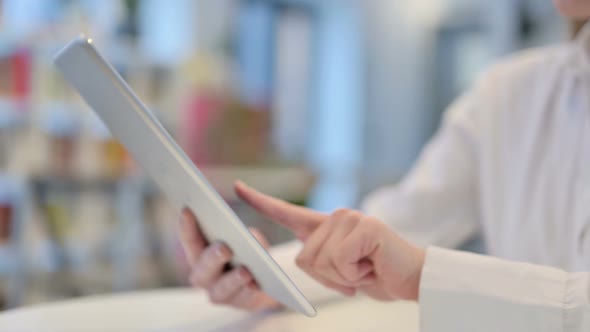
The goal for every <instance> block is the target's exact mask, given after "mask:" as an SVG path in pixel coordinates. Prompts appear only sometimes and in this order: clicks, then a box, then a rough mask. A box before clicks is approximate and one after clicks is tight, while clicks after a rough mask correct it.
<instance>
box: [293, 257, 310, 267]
mask: <svg viewBox="0 0 590 332" xmlns="http://www.w3.org/2000/svg"><path fill="white" fill-rule="evenodd" d="M295 264H297V266H299V267H300V268H302V269H306V268H307V267H308V266H309V262H308V259H307V257H305V256H303V255H299V256H297V258H295Z"/></svg>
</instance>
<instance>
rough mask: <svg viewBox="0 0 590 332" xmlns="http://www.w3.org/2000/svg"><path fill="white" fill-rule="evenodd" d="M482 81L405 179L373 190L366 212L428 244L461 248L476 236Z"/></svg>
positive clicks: (449, 113) (451, 112)
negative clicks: (396, 183) (393, 184)
mask: <svg viewBox="0 0 590 332" xmlns="http://www.w3.org/2000/svg"><path fill="white" fill-rule="evenodd" d="M480 86H481V83H480V84H476V85H475V86H474V87H473V89H472V90H471V91H468V92H467V93H466V94H465V95H464V96H462V97H461V98H459V99H458V100H457V101H456V102H455V103H454V104H453V105H452V106H451V107H450V108H449V110H448V111H447V112H446V113H445V117H444V120H443V123H442V126H441V128H440V129H439V131H438V132H437V134H436V135H435V137H434V138H433V139H432V140H431V141H430V143H428V144H427V146H426V147H425V148H424V149H423V151H422V153H421V155H420V157H419V158H418V160H417V162H416V164H415V165H414V167H413V168H412V170H411V171H410V173H409V174H408V175H407V176H406V177H405V178H404V180H403V181H402V182H401V183H400V184H398V185H395V186H390V187H384V188H381V189H379V190H377V191H375V192H373V193H372V194H370V195H369V196H368V197H367V199H366V200H365V201H364V202H363V204H362V210H363V212H365V213H366V214H369V215H372V216H374V217H376V218H378V219H380V220H382V221H383V222H385V223H387V224H388V225H390V226H391V227H393V228H395V230H396V231H397V232H399V233H400V234H401V235H403V236H404V237H405V238H407V239H408V240H411V241H412V242H414V243H416V244H419V245H423V246H426V245H438V246H443V247H457V246H459V245H461V244H462V243H463V242H465V241H466V240H468V239H469V237H471V236H473V234H474V233H475V232H476V231H477V228H478V219H479V218H478V211H479V199H478V194H479V192H478V153H479V151H480V141H481V137H480V136H481V135H484V134H485V132H484V130H483V127H484V126H483V125H482V119H481V117H482V113H483V112H484V110H483V108H482V107H480V106H481V105H482V104H483V103H484V102H483V101H482V97H481V96H482V95H484V94H482V93H480V92H479V91H480V90H481V87H480Z"/></svg>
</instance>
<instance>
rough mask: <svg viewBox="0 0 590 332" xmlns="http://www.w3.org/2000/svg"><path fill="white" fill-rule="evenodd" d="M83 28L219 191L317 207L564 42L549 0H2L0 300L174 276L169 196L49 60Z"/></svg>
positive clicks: (391, 163)
mask: <svg viewBox="0 0 590 332" xmlns="http://www.w3.org/2000/svg"><path fill="white" fill-rule="evenodd" d="M80 33H84V34H86V35H88V36H90V37H92V38H93V40H94V41H95V45H96V46H97V47H98V49H99V50H100V51H102V52H103V53H104V54H105V56H106V57H107V58H108V60H110V61H111V62H112V63H113V64H114V65H115V67H116V68H117V70H118V71H120V73H121V74H122V75H123V77H124V78H125V79H126V80H127V81H128V82H129V84H130V85H131V86H132V88H133V89H135V91H136V92H137V93H138V95H139V96H140V97H141V98H142V99H143V100H144V102H145V103H146V104H147V105H148V107H149V108H150V109H151V110H152V111H153V112H154V113H155V114H156V115H157V116H158V118H159V119H160V120H161V121H162V122H163V124H164V125H165V127H166V128H167V129H168V130H169V132H170V133H171V134H172V135H173V136H174V137H175V138H176V139H177V140H178V142H179V143H180V144H181V145H182V147H183V148H184V149H185V151H186V152H187V154H188V155H189V156H190V158H191V159H192V160H193V161H194V162H195V163H196V164H197V165H198V166H199V167H200V168H202V170H203V172H204V174H205V175H206V176H207V177H208V178H209V180H210V181H211V182H212V184H213V185H214V186H215V187H216V188H217V189H218V190H219V191H220V192H221V194H222V196H223V197H224V198H225V199H226V200H227V201H228V203H229V204H230V205H231V206H232V208H234V209H235V210H236V212H237V213H238V214H239V215H240V217H242V219H243V220H244V221H245V222H246V223H247V224H249V225H251V226H256V227H258V228H260V229H261V230H262V231H263V233H265V234H266V235H267V236H268V237H269V238H270V240H271V242H272V243H279V242H282V241H286V240H288V239H290V237H289V234H288V233H287V232H285V230H283V229H279V228H276V227H274V226H271V225H270V223H267V222H266V221H264V220H260V217H258V216H257V215H256V214H255V213H254V212H253V211H251V210H250V209H248V208H247V207H245V206H244V205H243V204H241V203H240V202H239V201H238V200H237V199H236V197H235V196H234V194H233V192H232V183H233V181H234V180H235V179H242V180H244V181H245V182H247V183H249V184H251V185H252V186H254V187H256V188H258V189H261V190H262V191H265V192H267V193H270V194H273V195H276V196H279V197H281V198H283V199H286V200H288V201H291V202H295V203H298V204H305V205H308V206H311V207H313V208H315V209H319V210H322V211H331V210H333V209H335V208H337V207H357V206H358V204H359V202H360V201H361V199H362V197H363V196H364V195H365V194H366V193H367V192H369V191H370V190H372V189H375V188H376V187H378V186H380V185H384V184H390V183H394V182H395V181H397V180H398V179H399V178H400V177H401V176H403V174H404V173H405V172H406V171H407V170H408V168H409V167H410V166H411V164H412V162H413V161H414V160H415V158H416V157H417V154H418V152H419V151H420V149H421V147H422V146H423V144H424V143H425V142H426V141H427V140H428V139H429V138H430V137H431V135H432V134H433V133H434V132H435V130H436V128H437V126H438V125H439V120H440V117H441V114H442V112H444V110H445V108H446V106H447V105H448V104H449V103H450V102H451V101H452V100H453V99H454V98H455V97H456V96H457V94H459V93H461V91H462V90H463V89H464V88H465V87H466V86H468V85H469V84H470V83H471V82H472V81H473V80H474V78H476V77H477V75H478V73H479V72H480V71H481V70H482V69H483V68H484V67H486V66H487V65H489V64H490V63H492V62H493V61H495V60H496V59H497V58H499V57H502V56H504V55H506V54H508V53H511V52H514V51H516V50H519V49H522V48H525V47H533V46H538V45H544V44H548V43H553V42H557V41H560V40H565V39H566V38H567V27H566V24H565V22H564V21H563V20H562V19H560V18H559V17H558V16H557V14H556V13H555V12H554V10H553V7H552V5H551V1H550V0H530V1H524V0H495V1H483V0H471V1H468V0H414V1H394V0H364V1H361V0H356V1H355V0H339V1H334V0H127V1H123V0H0V308H2V309H7V308H13V307H17V306H22V305H30V304H34V303H39V302H46V301H53V300H58V299H63V298H68V297H74V296H83V295H89V294H97V293H109V292H120V291H128V290H133V289H145V288H155V287H173V286H182V285H186V276H187V268H186V266H185V265H184V259H183V256H182V252H181V250H180V246H179V244H178V241H177V239H176V235H175V230H176V225H177V222H176V221H177V216H178V211H175V210H174V209H173V208H172V207H171V206H170V205H169V203H168V202H167V201H166V198H165V197H163V196H162V195H161V194H160V192H159V191H158V189H157V188H156V187H155V186H154V185H153V183H152V182H151V181H150V180H149V179H147V178H146V177H145V176H144V175H143V174H142V171H141V169H140V168H139V167H138V166H137V165H136V164H135V163H134V162H133V160H132V158H131V157H130V156H129V155H128V154H127V153H126V151H125V149H124V148H123V147H122V146H121V145H119V143H118V142H117V141H116V140H114V139H113V138H112V137H111V136H110V134H109V132H108V130H107V129H106V128H105V127H104V125H103V124H102V123H101V122H100V120H98V119H97V118H96V117H95V116H94V115H93V113H92V112H91V111H90V110H89V109H88V107H87V106H86V105H85V104H84V103H83V102H82V101H81V100H80V99H79V97H78V96H77V95H76V94H75V93H74V92H73V90H72V89H71V88H70V87H69V86H67V85H66V84H65V83H64V82H63V81H62V80H61V78H60V77H59V76H58V74H57V73H56V72H55V70H54V68H53V66H52V57H53V54H55V52H56V51H58V50H59V49H60V48H61V47H63V46H64V45H65V44H66V43H67V42H68V41H69V40H70V39H72V38H74V37H76V36H77V35H79V34H80Z"/></svg>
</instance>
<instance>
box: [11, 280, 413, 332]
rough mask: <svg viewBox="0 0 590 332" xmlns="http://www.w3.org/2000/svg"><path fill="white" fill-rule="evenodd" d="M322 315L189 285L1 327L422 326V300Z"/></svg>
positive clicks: (357, 305) (65, 331)
mask: <svg viewBox="0 0 590 332" xmlns="http://www.w3.org/2000/svg"><path fill="white" fill-rule="evenodd" d="M316 308H317V309H318V315H317V316H316V317H315V318H307V317H305V316H303V315H300V314H297V313H294V312H288V311H275V312H266V313H258V314H248V313H244V312H240V311H237V310H233V309H229V308H225V307H218V306H213V305H211V304H209V303H208V301H207V298H206V296H205V294H203V293H202V292H199V291H194V290H189V289H170V290H155V291H147V292H136V293H127V294H119V295H108V296H96V297H87V298H80V299H76V300H70V301H64V302H58V303H52V304H45V305H39V306H33V307H29V308H21V309H16V310H12V311H8V312H5V313H3V314H0V331H2V332H4V331H6V332H9V331H10V332H13V331H19V332H29V331H31V332H33V331H35V332H49V331H51V332H54V331H55V332H58V331H59V332H69V331H77V332H78V331H129V332H132V331H150V332H179V331H183V332H188V331H199V332H206V331H209V332H213V331H214V332H231V331H240V332H242V331H255V332H266V331H269V332H270V331H272V332H288V331H297V332H300V331H402V332H417V331H418V309H417V305H416V304H414V303H408V302H397V303H382V302H377V301H373V300H371V299H368V298H365V297H356V298H351V299H340V300H337V301H332V302H325V303H321V304H319V305H316Z"/></svg>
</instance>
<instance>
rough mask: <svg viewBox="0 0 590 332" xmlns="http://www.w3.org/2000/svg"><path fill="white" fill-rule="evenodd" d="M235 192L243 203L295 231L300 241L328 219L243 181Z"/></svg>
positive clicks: (237, 185) (238, 182) (238, 183)
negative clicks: (266, 193) (262, 191)
mask: <svg viewBox="0 0 590 332" xmlns="http://www.w3.org/2000/svg"><path fill="white" fill-rule="evenodd" d="M235 190H236V194H238V196H239V197H240V198H241V199H242V200H243V201H245V202H246V203H248V204H249V205H250V206H252V207H253V208H254V209H256V210H257V211H258V212H260V213H262V214H263V215H265V216H266V217H268V218H269V219H271V220H272V221H274V222H276V223H278V224H280V225H282V226H285V227H287V228H288V229H290V230H291V231H293V232H294V233H295V235H296V236H297V237H298V238H299V239H305V238H307V237H308V236H309V235H310V234H311V233H312V232H313V231H314V230H315V229H316V228H317V227H318V226H319V225H320V224H321V223H322V222H323V221H324V220H326V218H327V216H326V215H324V214H322V213H319V212H316V211H313V210H311V209H307V208H304V207H301V206H297V205H293V204H290V203H287V202H285V201H282V200H280V199H277V198H274V197H272V196H268V195H265V194H263V193H261V192H259V191H257V190H254V189H252V188H251V187H249V186H247V185H246V184H244V183H243V182H241V181H237V182H236V185H235Z"/></svg>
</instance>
